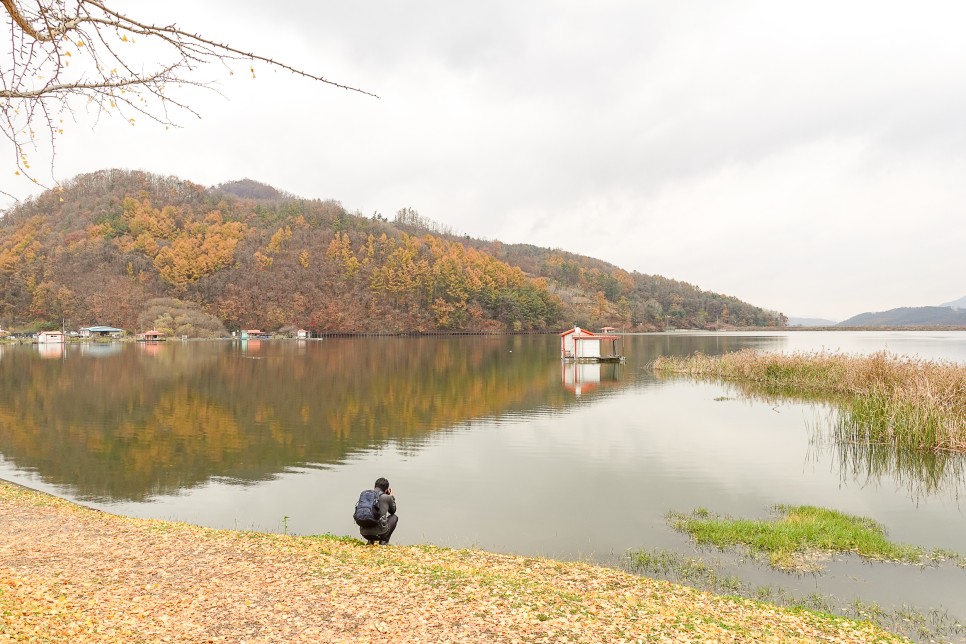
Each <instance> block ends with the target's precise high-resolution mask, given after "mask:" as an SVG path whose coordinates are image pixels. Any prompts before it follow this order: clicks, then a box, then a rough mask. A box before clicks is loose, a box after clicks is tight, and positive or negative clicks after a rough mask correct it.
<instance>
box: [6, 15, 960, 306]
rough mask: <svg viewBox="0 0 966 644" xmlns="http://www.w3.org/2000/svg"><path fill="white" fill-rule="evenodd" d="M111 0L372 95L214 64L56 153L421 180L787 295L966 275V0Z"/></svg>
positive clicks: (187, 173) (656, 263) (70, 130)
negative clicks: (144, 111)
mask: <svg viewBox="0 0 966 644" xmlns="http://www.w3.org/2000/svg"><path fill="white" fill-rule="evenodd" d="M112 6H118V7H122V8H128V7H130V13H131V15H133V16H137V17H144V18H145V19H148V20H151V21H155V22H159V23H162V22H163V23H169V22H172V21H174V22H177V23H178V25H179V26H181V27H183V28H187V29H188V30H190V31H196V32H199V33H201V34H203V35H205V36H207V37H210V38H212V39H215V40H221V41H227V42H230V43H231V44H233V45H235V46H238V47H240V48H243V49H252V50H255V51H257V52H258V53H261V54H264V55H267V56H270V57H274V58H277V59H280V60H283V61H285V62H290V63H292V64H293V65H295V66H299V67H302V68H304V69H306V70H307V71H311V72H314V73H317V74H320V75H322V76H325V77H327V78H330V79H331V80H334V81H336V82H339V83H344V84H348V85H351V86H355V87H360V88H363V89H365V90H367V91H370V92H373V93H375V94H378V95H379V96H380V98H371V97H368V96H364V95H361V94H357V93H353V92H346V91H344V90H339V89H335V88H332V87H330V86H326V85H323V84H319V83H314V82H312V81H308V80H305V79H301V78H299V77H296V76H293V75H292V74H289V73H287V72H279V71H273V70H272V69H271V68H269V67H267V66H265V65H256V66H255V72H256V78H255V79H252V78H251V74H250V72H248V69H247V65H246V64H239V65H236V66H235V70H236V74H235V75H234V76H229V75H228V74H227V73H226V71H225V70H224V69H222V68H220V67H217V66H211V67H207V68H203V69H201V70H200V71H199V79H212V80H215V81H218V83H219V90H220V92H221V94H222V95H219V94H216V93H213V92H208V93H198V92H197V91H190V93H187V94H183V95H182V97H184V98H185V99H186V100H189V101H190V103H191V105H192V106H193V107H194V108H196V109H197V110H198V111H199V112H200V113H201V119H200V120H199V119H198V118H195V117H194V116H192V115H190V114H180V115H175V118H176V120H177V122H178V123H179V124H180V125H181V126H183V127H182V128H181V129H177V130H175V129H172V130H165V129H164V128H162V127H153V126H150V125H148V124H147V123H141V122H139V123H138V125H137V126H135V127H131V126H130V125H128V124H127V123H126V122H124V121H123V120H122V119H120V118H115V119H109V120H104V119H102V120H101V121H100V122H99V123H98V125H97V126H96V128H94V129H93V130H92V126H91V123H90V122H87V121H86V120H85V119H84V117H83V112H81V115H80V117H79V119H78V121H77V122H76V123H68V124H67V128H66V129H67V132H66V134H65V137H64V138H63V139H61V141H60V143H59V147H58V151H57V155H58V156H57V158H56V174H57V178H59V179H67V178H70V177H71V176H73V175H75V174H78V173H81V172H89V171H94V170H98V169H102V168H108V167H120V168H131V169H141V170H147V171H151V172H157V173H162V174H166V175H176V176H178V177H182V178H184V179H188V180H191V181H194V182H197V183H201V184H203V185H213V184H218V183H221V182H224V181H230V180H234V179H241V178H246V177H247V178H251V179H255V180H258V181H262V182H265V183H268V184H271V185H273V186H275V187H277V188H279V189H282V190H286V191H288V192H291V193H294V194H297V195H299V196H303V197H308V198H322V199H328V198H331V199H336V200H338V201H340V202H342V204H343V205H344V206H345V207H346V208H347V209H349V210H350V211H356V210H358V211H360V212H361V213H363V214H365V215H372V213H373V212H376V211H378V212H379V213H382V214H383V215H385V216H386V217H389V218H392V216H393V214H394V213H395V212H396V211H397V210H398V209H399V208H402V207H407V206H408V207H412V208H415V209H416V210H418V211H419V213H420V214H421V215H423V216H425V217H428V218H430V219H432V220H434V221H437V222H440V223H441V224H444V225H447V226H449V227H451V228H452V229H453V230H454V231H456V232H459V233H466V234H468V235H471V236H473V237H481V238H486V239H499V240H501V241H504V242H507V243H515V242H526V243H531V244H536V245H539V246H547V247H554V248H560V249H564V250H568V251H572V252H576V253H580V254H583V255H589V256H592V257H597V258H600V259H603V260H606V261H608V262H611V263H613V264H616V265H618V266H620V267H622V268H624V269H627V270H629V271H639V272H641V273H649V274H660V275H664V276H666V277H671V278H674V279H678V280H682V281H686V282H690V283H692V284H695V285H697V286H699V287H700V288H702V289H705V290H711V291H718V292H722V293H726V294H729V295H734V296H736V297H739V298H741V299H743V300H746V301H749V302H751V303H753V304H756V305H759V306H762V307H765V308H768V309H775V310H779V311H782V312H783V313H785V314H786V315H790V316H815V317H826V318H830V319H835V320H841V319H845V318H847V317H850V316H852V315H855V314H858V313H861V312H864V311H882V310H886V309H890V308H894V307H898V306H924V305H936V304H941V303H943V302H947V301H950V300H955V299H957V298H960V297H962V296H964V295H966V279H964V276H966V223H964V222H966V37H964V36H963V26H964V25H966V3H963V2H960V1H958V0H956V1H949V2H930V1H928V0H925V1H923V2H919V3H909V2H889V1H882V0H876V1H874V2H873V1H853V2H822V1H818V2H809V3H786V2H775V1H773V0H765V1H760V2H721V1H718V0H707V1H703V2H702V1H697V0H695V1H689V2H670V1H668V2H643V1H639V0H636V1H630V0H628V1H607V0H602V1H597V2H575V1H574V2H550V1H545V0H526V1H523V2H521V1H520V0H513V1H503V0H496V1H493V0H491V1H488V2H479V3H457V2H451V1H442V0H433V1H426V2H408V1H406V0H393V1H388V0H386V1H381V0H380V1H363V2H352V3H346V2H339V3H335V2H325V1H321V2H320V1H313V2H293V1H286V0H278V1H277V2H274V3H265V2H262V1H258V2H256V1H254V0H235V1H233V2H231V3H224V2H214V1H213V0H191V1H190V2H189V1H187V0H168V1H166V2H164V3H147V4H145V3H141V2H135V1H134V0H126V1H124V2H115V3H113V5H112ZM229 8H230V9H229ZM145 12H150V15H148V14H146V13H145ZM5 144H6V141H5V140H4V141H3V145H5ZM0 153H2V154H3V156H2V157H0V158H2V159H12V152H11V151H10V148H9V146H7V147H2V146H0ZM5 176H8V177H9V176H10V174H6V175H5ZM3 188H5V189H7V190H8V191H13V192H14V193H15V194H17V195H18V196H21V197H23V196H26V195H29V194H36V191H35V190H33V191H32V190H31V188H30V187H29V186H27V185H24V184H22V183H21V184H18V185H8V181H7V180H4V185H3Z"/></svg>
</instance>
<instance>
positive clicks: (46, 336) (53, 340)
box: [37, 331, 64, 344]
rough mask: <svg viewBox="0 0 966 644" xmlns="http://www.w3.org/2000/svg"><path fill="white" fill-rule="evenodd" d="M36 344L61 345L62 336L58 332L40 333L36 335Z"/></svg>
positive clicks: (62, 341)
mask: <svg viewBox="0 0 966 644" xmlns="http://www.w3.org/2000/svg"><path fill="white" fill-rule="evenodd" d="M37 343H38V344H63V343H64V334H63V333H62V332H60V331H41V332H40V333H38V334H37Z"/></svg>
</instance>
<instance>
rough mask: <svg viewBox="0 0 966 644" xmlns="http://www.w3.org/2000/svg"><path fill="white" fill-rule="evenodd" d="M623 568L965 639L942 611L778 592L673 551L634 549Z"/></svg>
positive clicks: (925, 635) (965, 627)
mask: <svg viewBox="0 0 966 644" xmlns="http://www.w3.org/2000/svg"><path fill="white" fill-rule="evenodd" d="M627 564H628V568H629V569H630V570H633V571H635V572H638V573H641V574H645V575H648V576H655V577H659V578H661V579H666V580H668V581H672V582H675V583H680V584H685V585H687V586H691V587H692V588H696V589H698V590H705V591H708V592H713V593H716V594H727V595H733V596H737V597H745V598H748V599H754V600H757V601H762V602H768V603H769V604H775V605H777V606H782V607H784V608H789V609H792V610H808V611H815V612H819V613H826V614H831V615H840V616H842V617H848V618H850V619H860V620H869V621H871V622H873V623H875V624H878V625H879V626H881V627H883V628H886V629H888V630H890V631H893V632H895V633H898V634H900V635H903V636H905V637H909V638H912V639H913V640H916V641H921V642H947V641H962V640H963V638H964V637H966V624H963V622H962V621H961V620H960V619H958V618H957V617H955V616H953V615H950V614H949V612H948V611H947V610H945V609H943V608H917V607H912V606H908V605H905V604H904V605H902V606H900V607H898V608H892V609H886V608H882V607H880V606H879V605H878V604H876V603H874V602H871V603H870V602H866V601H863V600H861V599H854V600H852V601H850V602H848V603H843V602H842V601H841V600H840V599H838V598H836V597H835V596H834V595H825V594H821V593H809V594H807V595H804V596H799V595H797V594H795V593H792V592H790V591H788V590H787V589H785V588H782V587H773V586H767V585H766V586H762V585H755V584H751V583H748V582H746V581H744V580H742V579H741V578H739V577H738V576H736V575H733V574H732V575H726V574H723V573H722V572H720V571H719V570H718V569H717V568H716V567H715V565H713V564H711V563H708V562H707V561H705V560H704V559H699V558H695V557H689V556H687V555H684V554H681V553H678V552H674V551H671V550H662V549H653V550H632V551H630V552H629V553H628V557H627Z"/></svg>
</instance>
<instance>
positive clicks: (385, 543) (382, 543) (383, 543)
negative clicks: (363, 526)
mask: <svg viewBox="0 0 966 644" xmlns="http://www.w3.org/2000/svg"><path fill="white" fill-rule="evenodd" d="M379 545H380V546H388V545H389V542H388V541H380V542H379Z"/></svg>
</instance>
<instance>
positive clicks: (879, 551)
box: [668, 505, 946, 570]
mask: <svg viewBox="0 0 966 644" xmlns="http://www.w3.org/2000/svg"><path fill="white" fill-rule="evenodd" d="M774 509H775V511H776V513H777V515H778V516H777V517H775V518H774V519H769V520H760V519H735V518H731V517H719V516H714V515H711V514H710V513H708V511H707V510H703V509H698V510H696V511H695V512H693V513H691V514H682V513H678V512H671V513H669V514H668V522H669V523H670V525H671V527H673V528H674V529H675V530H680V531H682V532H687V533H688V534H689V535H691V537H692V538H693V539H694V540H695V542H696V543H697V544H698V545H705V546H715V547H718V548H722V549H725V548H733V547H736V546H745V547H747V548H748V549H749V550H750V551H751V552H752V553H754V554H762V555H766V556H767V557H768V560H769V562H770V563H771V565H772V566H774V567H775V568H779V569H782V570H817V569H820V565H819V563H818V560H819V559H820V558H823V557H827V556H828V555H829V554H830V553H833V552H851V553H855V554H857V555H859V556H861V557H865V558H867V559H877V560H884V561H898V562H904V563H924V562H926V561H929V560H935V559H942V558H946V557H945V556H944V555H943V553H942V552H940V551H934V552H932V553H927V552H926V550H924V549H923V548H920V547H918V546H910V545H904V544H897V543H893V542H891V541H889V540H888V539H887V538H886V532H885V528H883V527H882V526H881V525H880V524H879V523H877V522H875V521H873V520H872V519H869V518H866V517H859V516H853V515H849V514H845V513H843V512H838V511H836V510H829V509H826V508H818V507H814V506H809V505H801V506H789V505H777V506H775V508H774Z"/></svg>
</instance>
